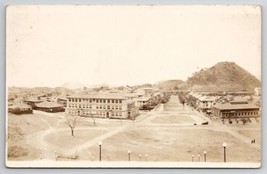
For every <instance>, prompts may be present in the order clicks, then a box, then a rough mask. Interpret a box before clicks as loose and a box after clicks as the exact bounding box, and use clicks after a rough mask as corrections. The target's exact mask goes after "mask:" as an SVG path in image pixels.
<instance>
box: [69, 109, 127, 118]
mask: <svg viewBox="0 0 267 174" xmlns="http://www.w3.org/2000/svg"><path fill="white" fill-rule="evenodd" d="M69 114H72V115H88V116H91V115H92V113H91V111H83V112H80V113H79V114H78V112H77V111H75V110H69ZM109 114H110V115H109ZM109 114H107V112H101V111H100V112H96V113H95V114H94V116H95V117H106V116H108V115H109V116H111V117H112V116H113V117H114V116H116V117H122V112H110V113H109Z"/></svg>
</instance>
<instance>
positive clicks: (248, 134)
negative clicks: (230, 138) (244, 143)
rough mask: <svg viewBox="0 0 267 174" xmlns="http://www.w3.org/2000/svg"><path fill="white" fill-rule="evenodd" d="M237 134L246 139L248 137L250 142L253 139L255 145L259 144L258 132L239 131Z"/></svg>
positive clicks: (259, 134)
mask: <svg viewBox="0 0 267 174" xmlns="http://www.w3.org/2000/svg"><path fill="white" fill-rule="evenodd" d="M238 133H239V134H241V135H244V136H246V137H249V138H250V139H251V140H252V139H255V141H256V143H258V144H261V131H260V130H239V131H238Z"/></svg>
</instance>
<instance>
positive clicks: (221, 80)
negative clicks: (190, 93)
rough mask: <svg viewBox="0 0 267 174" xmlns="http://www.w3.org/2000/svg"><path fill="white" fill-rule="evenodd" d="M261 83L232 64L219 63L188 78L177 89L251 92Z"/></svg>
mask: <svg viewBox="0 0 267 174" xmlns="http://www.w3.org/2000/svg"><path fill="white" fill-rule="evenodd" d="M260 86H261V81H260V80H259V79H257V78H256V77H255V76H253V75H252V74H251V73H249V72H248V71H247V70H245V69H243V68H241V67H240V66H238V65H237V64H236V63H234V62H219V63H217V64H216V65H214V66H212V67H211V68H208V69H202V70H200V71H199V72H196V73H195V74H194V75H193V76H191V77H189V78H188V79H187V80H186V81H185V82H184V83H183V84H181V85H180V86H179V87H180V88H182V89H192V90H212V91H253V90H254V88H255V87H260Z"/></svg>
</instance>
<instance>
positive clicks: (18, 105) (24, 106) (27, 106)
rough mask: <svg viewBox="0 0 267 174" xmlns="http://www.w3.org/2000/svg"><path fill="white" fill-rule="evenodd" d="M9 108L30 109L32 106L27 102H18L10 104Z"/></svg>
mask: <svg viewBox="0 0 267 174" xmlns="http://www.w3.org/2000/svg"><path fill="white" fill-rule="evenodd" d="M9 108H24V109H25V108H26V109H30V108H32V107H31V106H29V105H27V104H25V103H17V104H14V105H12V106H9Z"/></svg>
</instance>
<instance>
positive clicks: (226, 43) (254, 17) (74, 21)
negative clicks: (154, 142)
mask: <svg viewBox="0 0 267 174" xmlns="http://www.w3.org/2000/svg"><path fill="white" fill-rule="evenodd" d="M260 17H261V14H260V8H259V7H256V6H254V7H250V6H196V5H195V6H80V5H76V6H10V7H9V8H8V9H7V52H6V54H7V85H8V86H28V87H33V86H52V87H54V86H60V85H62V84H64V83H65V82H78V83H82V84H87V85H92V84H99V83H106V84H109V85H127V84H128V85H134V84H142V83H155V82H157V81H161V80H167V79H182V80H186V79H187V77H189V76H191V75H192V73H193V72H195V71H197V70H199V69H201V68H209V67H211V66H213V65H214V64H216V63H217V62H221V61H234V62H236V63H237V64H238V65H240V66H241V67H243V68H245V69H247V70H248V71H249V72H251V73H252V74H253V75H255V76H256V77H257V78H259V79H260V78H261V69H260V68H261V67H260V66H261V58H260V57H261V51H260V50H261V48H260V47H261V43H260V41H261V35H260V29H261V18H260Z"/></svg>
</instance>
